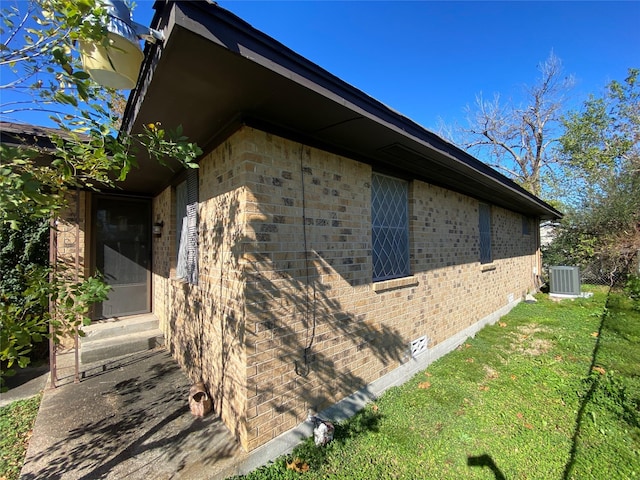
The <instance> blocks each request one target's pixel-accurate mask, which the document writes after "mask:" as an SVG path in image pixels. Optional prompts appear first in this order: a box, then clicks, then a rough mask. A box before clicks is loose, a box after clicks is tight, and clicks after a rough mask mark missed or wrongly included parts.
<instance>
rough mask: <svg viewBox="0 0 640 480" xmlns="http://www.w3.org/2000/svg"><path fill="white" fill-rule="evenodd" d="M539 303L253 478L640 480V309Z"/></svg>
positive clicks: (611, 301) (622, 304)
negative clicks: (328, 438)
mask: <svg viewBox="0 0 640 480" xmlns="http://www.w3.org/2000/svg"><path fill="white" fill-rule="evenodd" d="M537 298H538V300H539V301H538V303H535V304H525V303H523V304H520V305H518V306H517V307H516V308H515V309H514V310H512V312H511V313H510V314H509V315H507V316H505V317H503V318H502V319H501V320H500V322H498V323H497V324H496V325H493V326H490V327H487V328H485V329H483V330H482V331H481V332H480V333H478V334H477V335H476V337H475V338H474V339H470V340H469V341H467V342H466V343H465V344H464V345H462V346H461V347H459V348H458V349H457V350H455V351H453V352H451V353H450V354H448V355H446V356H445V357H443V358H442V359H440V360H439V361H437V362H435V363H433V364H432V365H431V366H430V367H429V368H428V369H427V370H426V371H424V372H421V373H420V374H418V375H416V376H415V377H414V378H413V379H412V380H410V381H409V382H407V383H406V384H404V385H403V386H401V387H395V388H393V389H391V390H389V391H388V392H387V393H385V395H383V396H382V397H381V398H380V399H378V401H377V402H375V403H374V404H370V405H369V406H367V408H365V409H364V410H363V411H362V412H360V413H359V414H358V415H356V416H355V417H353V418H352V419H350V420H349V421H347V422H345V423H343V424H341V425H339V426H338V427H337V428H336V438H335V440H334V441H333V442H332V443H331V444H329V445H328V446H327V447H325V448H320V449H318V448H316V447H315V445H313V442H312V441H307V442H306V443H304V444H303V445H301V446H300V447H298V448H297V449H296V450H295V451H294V452H293V454H292V455H289V456H288V457H283V458H280V459H278V460H276V462H274V464H272V465H270V466H267V467H263V468H261V469H259V470H257V471H255V472H253V473H251V474H250V475H248V476H247V477H246V478H248V479H268V478H278V479H288V478H308V479H311V478H353V479H363V478H376V479H383V478H405V479H418V478H419V479H460V478H464V479H467V478H482V479H509V480H511V479H568V478H572V479H590V478H593V479H633V478H640V348H639V347H640V311H638V310H633V308H632V304H631V302H630V301H629V300H628V299H626V298H624V297H622V296H620V295H617V294H612V295H611V296H609V297H607V294H606V290H604V289H600V290H596V291H595V295H594V296H593V297H591V298H589V299H576V300H573V301H572V300H563V301H560V302H555V301H552V300H550V299H549V298H548V297H547V296H546V295H539V296H538V297H537ZM605 305H606V308H605ZM294 459H297V460H298V461H297V462H292V460H294ZM294 463H297V465H298V468H299V469H304V470H306V469H307V468H308V471H307V472H306V473H299V472H298V471H295V470H294V469H292V468H291V467H293V466H294V465H293V464H294ZM287 464H289V465H290V468H287Z"/></svg>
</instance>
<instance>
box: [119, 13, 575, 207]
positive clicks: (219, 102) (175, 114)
mask: <svg viewBox="0 0 640 480" xmlns="http://www.w3.org/2000/svg"><path fill="white" fill-rule="evenodd" d="M154 8H155V9H156V14H155V16H154V19H153V21H152V25H151V27H152V28H154V29H158V30H160V29H162V30H164V34H165V38H166V40H165V41H164V43H163V44H156V45H150V46H148V47H147V50H146V52H145V62H144V63H143V67H142V72H141V75H140V78H139V80H138V85H137V87H136V89H135V90H134V91H133V92H132V94H131V96H130V98H129V103H128V105H127V109H126V111H125V118H124V122H123V128H124V129H125V130H127V131H131V132H136V131H140V130H141V128H142V125H144V124H146V123H150V122H161V123H162V125H163V127H165V128H169V129H171V128H175V127H176V126H178V125H182V126H183V130H184V133H185V135H187V136H188V137H189V139H190V140H191V141H195V142H197V143H198V144H199V145H200V146H201V147H202V148H203V150H204V151H205V152H207V151H208V150H210V149H211V148H213V147H214V146H215V145H217V144H218V143H219V142H220V141H221V140H224V138H225V137H226V136H227V135H228V134H229V132H230V131H232V130H233V129H235V128H237V127H238V126H239V125H242V124H247V125H251V126H255V127H257V128H261V129H263V130H266V131H270V132H272V133H277V134H280V135H282V136H285V137H287V138H291V139H294V140H298V141H301V142H304V143H305V144H309V145H311V146H316V147H319V148H322V149H325V150H328V151H331V152H334V153H338V154H341V155H344V156H347V157H350V158H353V159H355V160H359V161H363V162H366V163H369V164H371V165H373V166H374V168H376V169H378V170H380V171H382V172H387V173H393V174H395V175H397V176H402V177H406V178H415V179H419V180H423V181H425V182H428V183H431V184H434V185H438V186H442V187H445V188H448V189H451V190H454V191H457V192H460V193H464V194H466V195H469V196H472V197H475V198H478V199H480V200H482V201H486V202H490V203H492V204H495V205H499V206H502V207H505V208H508V209H510V210H513V211H516V212H520V213H523V214H527V215H532V216H538V217H541V218H543V219H552V218H559V217H561V216H562V214H561V213H560V212H558V211H557V210H555V209H554V208H553V207H551V206H550V205H548V204H547V203H545V202H544V201H542V200H540V199H539V198H537V197H536V196H534V195H532V194H531V193H529V192H527V191H526V190H524V189H523V188H521V187H520V186H518V185H517V184H515V183H514V182H512V181H511V180H509V179H508V178H506V177H505V176H503V175H501V174H500V173H498V172H497V171H495V170H493V169H492V168H490V167H488V166H487V165H485V164H484V163H482V162H480V161H479V160H477V159H476V158H474V157H473V156H471V155H469V154H468V153H466V152H464V151H463V150H461V149H459V148H458V147H456V146H454V145H453V144H451V143H449V142H447V141H445V140H443V139H442V138H440V137H439V136H437V135H435V134H434V133H432V132H430V131H428V130H426V129H424V128H423V127H421V126H420V125H418V124H416V123H415V122H413V121H411V120H410V119H408V118H407V117H404V116H403V115H401V114H400V113H398V112H396V111H394V110H392V109H390V108H389V107H387V106H385V105H383V104H382V103H380V102H378V101H376V100H375V99H373V98H371V97H370V96H368V95H366V94H365V93H363V92H362V91H360V90H358V89H356V88H354V87H352V86H351V85H349V84H347V83H345V82H343V81H342V80H340V79H339V78H337V77H335V76H334V75H331V74H330V73H328V72H327V71H325V70H323V69H322V68H320V67H319V66H317V65H315V64H313V63H312V62H310V61H309V60H307V59H305V58H303V57H301V56H300V55H298V54H296V53H295V52H293V51H291V50H290V49H288V48H287V47H285V46H284V45H282V44H281V43H279V42H277V41H276V40H274V39H272V38H271V37H269V36H267V35H265V34H263V33H261V32H260V31H258V30H256V29H254V28H253V27H251V26H250V25H249V24H247V23H246V22H244V21H243V20H241V19H240V18H238V17H237V16H235V15H234V14H232V13H230V12H229V11H227V10H224V9H222V8H220V7H218V6H217V5H215V4H211V3H209V2H206V1H185V2H182V1H180V2H171V1H166V0H162V1H157V2H156V4H155V5H154ZM138 161H139V164H140V169H139V170H137V171H132V172H131V173H130V175H129V178H128V180H127V183H126V185H124V187H125V188H126V189H127V190H130V191H137V192H143V193H149V194H155V193H158V192H159V191H160V190H161V189H162V188H164V187H165V186H166V185H167V184H168V183H169V182H170V180H171V178H172V176H173V173H172V172H176V171H177V170H178V169H179V166H178V165H177V164H173V165H172V167H173V168H172V170H168V169H167V168H166V167H161V166H159V165H157V164H155V163H154V162H152V161H151V160H149V159H147V158H144V157H142V156H141V157H140V158H139V160H138ZM170 166H171V165H170Z"/></svg>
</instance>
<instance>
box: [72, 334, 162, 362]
mask: <svg viewBox="0 0 640 480" xmlns="http://www.w3.org/2000/svg"><path fill="white" fill-rule="evenodd" d="M162 345H164V336H163V335H162V332H160V330H148V331H144V332H137V333H132V334H128V335H121V336H118V337H112V338H103V339H102V340H94V341H91V342H88V343H85V342H82V343H81V345H80V362H81V363H83V364H87V363H94V362H101V361H104V360H110V359H112V358H116V357H121V356H123V355H130V354H132V353H139V352H144V351H145V350H151V349H153V348H156V347H159V346H162Z"/></svg>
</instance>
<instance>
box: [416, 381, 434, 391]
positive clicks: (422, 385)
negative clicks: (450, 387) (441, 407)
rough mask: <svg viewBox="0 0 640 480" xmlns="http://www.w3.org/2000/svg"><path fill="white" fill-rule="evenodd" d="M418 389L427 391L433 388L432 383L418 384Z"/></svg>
mask: <svg viewBox="0 0 640 480" xmlns="http://www.w3.org/2000/svg"><path fill="white" fill-rule="evenodd" d="M418 388H422V389H427V388H431V383H429V382H422V383H419V384H418Z"/></svg>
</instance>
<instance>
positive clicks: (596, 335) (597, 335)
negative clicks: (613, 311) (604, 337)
mask: <svg viewBox="0 0 640 480" xmlns="http://www.w3.org/2000/svg"><path fill="white" fill-rule="evenodd" d="M591 336H592V337H599V336H600V334H599V333H598V332H593V333H592V334H591Z"/></svg>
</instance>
